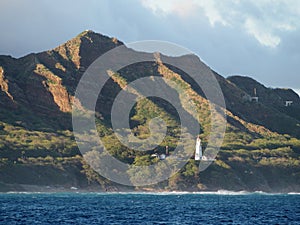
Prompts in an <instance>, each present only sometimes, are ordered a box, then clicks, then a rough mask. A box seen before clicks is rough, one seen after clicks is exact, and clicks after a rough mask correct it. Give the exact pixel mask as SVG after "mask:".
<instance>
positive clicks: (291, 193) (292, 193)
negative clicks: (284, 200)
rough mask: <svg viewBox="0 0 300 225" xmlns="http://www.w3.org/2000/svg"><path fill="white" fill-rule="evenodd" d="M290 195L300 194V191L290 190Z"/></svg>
mask: <svg viewBox="0 0 300 225" xmlns="http://www.w3.org/2000/svg"><path fill="white" fill-rule="evenodd" d="M288 195H300V192H289V193H288Z"/></svg>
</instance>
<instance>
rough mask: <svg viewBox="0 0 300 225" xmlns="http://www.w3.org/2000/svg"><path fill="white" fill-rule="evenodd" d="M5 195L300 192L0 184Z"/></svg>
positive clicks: (298, 192)
mask: <svg viewBox="0 0 300 225" xmlns="http://www.w3.org/2000/svg"><path fill="white" fill-rule="evenodd" d="M5 193H24V194H26V193H40V194H43V193H44V194H47V193H49V194H50V193H53V194H55V193H57V194H59V193H74V194H75V193H76V194H89V193H90V194H93V193H95V194H161V195H164V194H166V195H168V194H169V195H170V194H206V195H209V194H211V195H213V194H217V195H249V194H266V195H267V194H269V195H276V194H277V195H285V194H289V195H293V194H294V195H299V194H300V191H295V190H285V191H265V190H226V189H207V190H198V191H194V190H193V191H192V190H163V189H153V188H139V189H134V188H116V189H114V190H104V189H103V188H101V187H100V186H89V187H87V188H80V187H74V186H50V185H49V186H42V185H28V184H7V183H0V194H5Z"/></svg>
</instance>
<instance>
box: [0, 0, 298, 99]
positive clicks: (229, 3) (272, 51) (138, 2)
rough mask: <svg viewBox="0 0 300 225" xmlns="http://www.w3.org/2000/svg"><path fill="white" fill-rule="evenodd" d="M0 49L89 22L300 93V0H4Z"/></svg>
mask: <svg viewBox="0 0 300 225" xmlns="http://www.w3.org/2000/svg"><path fill="white" fill-rule="evenodd" d="M0 28H1V34H0V54H1V55H12V56H14V57H21V56H24V55H26V54H29V53H31V52H40V51H44V50H48V49H52V48H54V47H56V46H58V45H59V44H62V43H64V42H66V41H67V40H69V39H71V38H73V37H75V36H76V35H77V34H79V33H81V32H82V31H84V30H87V29H88V30H93V31H95V32H98V33H101V34H104V35H108V36H111V37H117V38H118V39H119V40H121V41H123V42H125V44H126V43H130V42H135V41H142V40H161V41H168V42H172V43H175V44H178V45H181V46H183V47H186V48H188V49H190V50H191V51H192V52H194V53H195V54H197V55H198V56H199V57H200V59H201V60H202V61H204V62H205V63H206V64H207V65H208V66H210V67H211V68H212V69H213V70H215V71H216V72H218V73H219V74H221V75H223V76H225V77H227V76H230V75H244V76H250V77H252V78H254V79H256V80H258V81H259V82H261V83H263V84H264V85H265V86H267V87H282V88H293V89H295V90H296V91H297V92H298V93H300V44H299V41H300V1H298V0H226V1H219V0H126V1H122V0H77V1H74V0H64V1H58V0H51V1H50V0H43V1H36V0H1V1H0Z"/></svg>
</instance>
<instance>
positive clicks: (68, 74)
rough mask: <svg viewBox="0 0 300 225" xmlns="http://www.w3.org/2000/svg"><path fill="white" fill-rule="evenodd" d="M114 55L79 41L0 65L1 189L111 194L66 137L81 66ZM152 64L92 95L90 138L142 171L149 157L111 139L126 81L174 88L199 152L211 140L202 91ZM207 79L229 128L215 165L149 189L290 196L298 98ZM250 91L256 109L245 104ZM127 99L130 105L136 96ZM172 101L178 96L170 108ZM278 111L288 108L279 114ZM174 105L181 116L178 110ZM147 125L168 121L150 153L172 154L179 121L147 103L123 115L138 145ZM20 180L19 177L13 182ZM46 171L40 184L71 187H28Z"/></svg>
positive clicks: (102, 44) (103, 42) (114, 76)
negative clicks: (195, 127) (194, 126)
mask: <svg viewBox="0 0 300 225" xmlns="http://www.w3.org/2000/svg"><path fill="white" fill-rule="evenodd" d="M119 45H123V43H122V42H120V41H118V40H117V39H116V38H109V37H106V36H103V35H101V34H97V33H94V32H92V31H85V32H83V33H81V34H79V35H78V36H77V37H75V38H73V39H71V40H70V41H68V42H67V43H65V44H62V45H60V46H58V47H57V48H54V49H52V50H49V51H45V52H41V53H38V54H30V55H27V56H25V57H22V58H20V59H14V58H12V57H9V56H0V158H1V161H0V184H1V183H5V184H37V185H52V184H53V185H55V184H57V185H71V186H74V185H77V186H82V187H88V186H90V185H93V184H97V185H100V186H101V187H102V188H107V187H108V186H110V187H115V186H117V185H116V184H113V183H112V182H110V181H107V180H106V179H104V178H102V177H100V176H99V175H97V174H96V173H94V172H93V171H92V170H91V168H90V167H89V166H88V165H86V163H85V162H84V160H82V158H81V157H80V156H77V155H80V153H79V151H78V149H77V147H76V143H75V141H74V137H73V135H72V132H71V130H72V124H71V111H72V104H73V103H74V92H75V90H76V86H77V84H78V82H79V80H80V78H81V76H82V75H83V73H84V72H85V71H86V69H87V68H88V66H89V65H90V64H91V63H92V62H93V61H94V60H95V59H97V58H98V57H99V56H101V55H102V54H104V53H105V52H107V51H109V50H110V49H112V48H114V47H117V46H119ZM141 54H143V53H141ZM153 57H154V58H156V59H157V60H156V62H143V63H138V64H134V65H130V66H128V67H126V68H123V69H121V70H120V71H110V72H109V73H108V74H109V76H110V77H111V79H110V80H108V82H107V83H106V84H105V86H104V88H103V90H102V91H101V93H100V96H99V99H98V102H97V106H96V111H97V113H96V116H97V125H98V129H99V130H98V131H99V135H100V136H101V137H102V138H104V140H105V142H106V144H107V146H108V149H109V151H110V153H111V154H112V155H114V156H115V157H116V158H118V159H120V160H122V161H125V162H126V163H130V164H136V165H140V164H144V163H145V164H147V163H150V162H151V159H150V158H149V155H151V153H152V152H148V153H143V154H140V153H136V152H133V151H132V150H130V149H128V148H126V147H124V146H122V145H121V143H120V142H119V141H118V140H117V139H116V137H115V136H114V135H113V132H112V130H111V122H110V119H111V118H110V110H111V107H112V103H113V100H114V98H115V97H116V96H117V94H118V93H119V92H120V90H125V87H126V86H127V85H128V84H129V83H130V82H131V81H133V80H135V79H138V78H141V77H145V76H149V74H151V75H152V76H153V82H155V77H163V78H165V79H167V80H168V79H169V80H172V81H173V82H175V83H177V84H178V85H181V87H182V88H183V91H184V92H185V93H188V94H189V95H190V96H191V99H192V101H193V102H194V103H195V105H196V110H197V113H198V115H199V116H197V117H196V118H194V119H195V120H196V121H197V122H198V123H199V124H200V126H201V129H202V132H203V133H202V134H201V135H202V138H203V141H204V145H205V144H206V141H207V137H208V135H209V131H210V125H211V121H210V118H211V117H210V116H211V115H210V111H209V106H208V103H209V102H208V100H207V99H206V96H205V95H204V94H203V91H202V90H201V88H200V87H198V86H197V85H196V84H195V82H194V81H193V80H192V79H191V78H189V76H188V75H187V74H185V73H184V72H182V71H181V70H179V69H177V68H175V67H174V66H170V65H165V64H163V63H162V62H161V61H160V60H159V57H160V56H159V55H155V56H153ZM162 57H164V56H162ZM183 57H189V56H183ZM193 57H194V56H193ZM215 76H216V78H217V80H218V81H219V84H220V86H221V89H222V91H223V94H224V97H225V101H226V107H227V110H226V114H227V120H228V121H227V122H228V125H227V131H226V135H225V139H224V143H223V146H222V151H221V152H220V153H219V155H218V158H217V161H216V162H215V163H214V164H213V165H212V166H210V168H209V169H208V170H206V171H205V172H203V173H200V175H199V174H198V172H197V167H196V162H195V161H193V160H191V161H190V162H189V163H188V165H187V166H186V167H185V168H183V169H182V171H180V172H179V173H178V174H176V175H175V176H174V177H172V178H170V180H169V181H167V182H165V183H162V184H159V185H157V186H155V188H167V189H181V190H203V189H218V188H226V189H235V190H238V189H248V190H258V189H264V190H268V191H271V190H272V186H273V185H275V184H274V181H275V180H278V179H282V182H280V185H279V184H278V185H277V187H276V188H277V189H278V190H284V188H286V189H285V190H298V188H299V180H300V179H299V176H300V172H299V171H300V170H299V169H300V166H299V165H300V162H299V152H300V141H299V139H298V138H299V137H300V127H299V124H300V113H299V112H300V99H299V96H298V95H297V94H296V93H295V92H293V91H292V90H290V89H270V88H266V87H265V86H264V85H262V84H260V83H258V82H257V81H255V80H253V79H251V78H247V77H241V76H235V77H230V78H228V79H225V78H224V77H222V76H221V75H218V74H216V73H215ZM166 87H169V88H173V86H172V83H168V82H166ZM254 90H255V91H256V96H257V97H258V102H253V101H252V100H251V97H254V95H255V93H254ZM131 93H132V94H134V95H138V91H137V90H131ZM181 100H182V99H181V98H180V95H179V96H178V102H181ZM286 101H293V103H292V105H291V106H285V104H286ZM79 104H80V103H79ZM181 104H182V105H183V107H184V104H186V103H185V102H181ZM155 116H160V117H162V118H163V119H164V120H165V121H167V122H168V127H169V128H168V129H169V130H168V137H167V138H166V139H165V140H164V141H163V142H162V143H161V144H160V145H159V146H158V147H157V148H156V149H155V150H154V151H156V152H162V151H163V150H164V147H165V146H166V145H168V146H169V147H170V152H171V153H172V150H173V149H174V148H175V147H176V143H177V142H178V139H176V137H178V135H179V133H178V126H179V119H178V115H177V114H176V111H175V110H174V107H172V106H171V105H170V104H168V103H166V102H164V101H162V100H160V99H155V98H149V99H144V100H143V101H141V102H138V103H137V104H136V106H135V107H134V109H133V111H132V115H130V126H131V129H132V130H133V132H134V133H135V134H136V135H137V137H140V138H142V139H143V138H145V137H147V135H149V130H148V122H149V120H150V119H152V118H153V117H155ZM147 157H148V158H147ZM9 171H16V173H11V172H9ZM21 171H23V172H24V171H26V174H25V175H20V174H22V172H21ZM30 171H32V173H31V172H30ZM43 171H44V172H43ZM45 171H46V172H47V173H48V175H49V177H53V176H54V174H60V173H63V174H65V176H66V177H70V182H68V181H67V180H64V179H61V177H60V176H59V177H60V178H57V179H52V180H53V182H51V180H47V179H45V177H43V178H41V179H40V180H39V179H36V178H35V177H36V176H43V173H45ZM24 176H25V177H26V176H27V177H28V179H24ZM55 176H56V175H55ZM286 176H288V178H287V177H286ZM285 183H286V184H287V185H286V187H285ZM0 186H1V185H0ZM0 189H1V188H0ZM274 190H275V189H274Z"/></svg>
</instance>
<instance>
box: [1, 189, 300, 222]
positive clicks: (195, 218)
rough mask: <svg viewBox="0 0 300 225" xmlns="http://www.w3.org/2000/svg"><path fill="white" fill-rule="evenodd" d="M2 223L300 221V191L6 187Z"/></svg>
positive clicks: (3, 195) (2, 199)
mask: <svg viewBox="0 0 300 225" xmlns="http://www.w3.org/2000/svg"><path fill="white" fill-rule="evenodd" d="M0 223H1V224H300V195H298V194H296V193H291V194H265V193H245V192H238V193H234V192H217V193H193V194H189V193H153V194H149V193H5V194H0Z"/></svg>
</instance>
